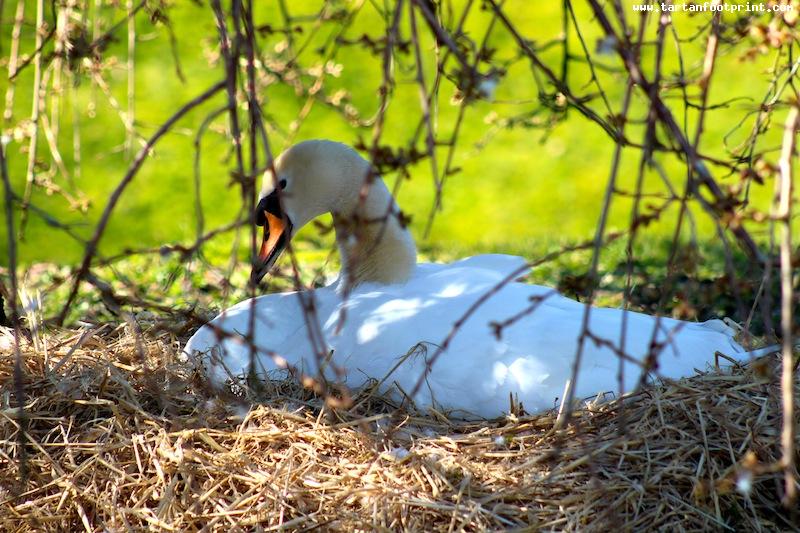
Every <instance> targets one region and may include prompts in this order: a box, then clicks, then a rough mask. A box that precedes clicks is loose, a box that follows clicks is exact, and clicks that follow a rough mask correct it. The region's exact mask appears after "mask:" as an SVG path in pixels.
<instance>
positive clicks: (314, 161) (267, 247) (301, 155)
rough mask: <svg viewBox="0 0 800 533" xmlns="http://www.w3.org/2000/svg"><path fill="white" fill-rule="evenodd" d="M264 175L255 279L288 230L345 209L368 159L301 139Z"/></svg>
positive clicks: (268, 265)
mask: <svg viewBox="0 0 800 533" xmlns="http://www.w3.org/2000/svg"><path fill="white" fill-rule="evenodd" d="M274 166H275V173H274V174H273V173H272V171H271V170H270V171H267V172H266V173H265V174H264V184H263V187H262V189H261V194H260V200H259V202H258V205H257V206H256V212H255V222H256V224H257V225H259V226H263V227H264V239H263V242H262V244H261V249H260V251H259V253H258V258H257V259H256V261H255V263H254V265H253V271H252V275H251V279H250V281H251V283H253V284H256V283H258V282H259V281H260V280H261V278H263V277H264V275H266V273H267V272H268V271H269V270H270V268H272V265H273V264H275V261H276V260H277V259H278V257H279V256H280V254H281V252H283V250H284V249H285V248H286V245H287V244H288V242H289V240H290V239H291V238H292V237H293V236H294V232H296V231H297V230H299V229H300V228H302V227H303V226H304V225H306V224H307V223H308V222H310V221H311V220H313V219H315V218H316V217H318V216H319V215H322V214H324V213H329V212H332V213H350V212H352V210H353V209H355V206H356V205H357V203H358V194H359V190H360V188H361V186H362V185H363V184H364V181H365V179H366V178H367V173H368V172H369V163H367V161H365V160H364V159H363V158H362V157H361V156H360V155H358V153H357V152H356V151H355V150H353V149H352V148H350V147H349V146H347V145H344V144H341V143H337V142H332V141H305V142H302V143H299V144H296V145H294V146H292V147H291V148H289V149H288V150H286V151H285V152H283V153H282V154H281V155H280V156H279V157H278V158H277V159H276V160H275V165H274Z"/></svg>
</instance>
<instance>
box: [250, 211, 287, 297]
mask: <svg viewBox="0 0 800 533" xmlns="http://www.w3.org/2000/svg"><path fill="white" fill-rule="evenodd" d="M262 214H263V217H264V219H263V220H264V237H263V239H262V241H261V249H260V250H259V251H258V257H257V258H256V259H255V260H254V261H253V270H252V271H251V273H250V284H251V285H253V286H255V285H257V284H258V282H259V281H261V279H262V278H263V277H264V276H265V275H266V274H267V272H269V270H270V269H271V268H272V265H274V264H275V261H276V260H277V259H278V257H280V255H281V252H283V250H284V249H285V248H286V243H287V241H288V239H289V237H290V235H291V231H292V223H291V222H290V221H289V219H288V218H286V217H285V216H278V215H275V214H273V213H270V212H269V211H268V210H266V209H265V210H264V211H263V212H262ZM258 220H259V221H260V220H261V217H258ZM259 225H260V224H259Z"/></svg>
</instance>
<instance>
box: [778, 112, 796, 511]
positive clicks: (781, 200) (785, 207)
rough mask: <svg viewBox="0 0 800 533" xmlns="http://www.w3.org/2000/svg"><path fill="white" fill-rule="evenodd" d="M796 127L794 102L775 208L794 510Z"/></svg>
mask: <svg viewBox="0 0 800 533" xmlns="http://www.w3.org/2000/svg"><path fill="white" fill-rule="evenodd" d="M799 127H800V104H798V103H797V102H795V103H794V104H793V105H792V107H791V108H790V109H789V115H788V116H787V117H786V127H785V130H784V135H783V149H782V151H781V159H780V169H781V172H780V180H778V181H777V183H776V188H778V208H777V210H776V212H775V218H776V220H778V221H779V224H780V226H781V240H780V249H781V334H782V337H783V339H782V342H781V357H782V358H783V368H782V374H781V393H782V404H783V429H782V431H781V446H782V448H783V458H782V462H783V475H784V490H785V495H784V499H783V504H784V505H785V506H786V508H787V509H794V504H795V501H796V500H797V470H796V468H795V445H796V444H795V433H796V421H795V419H794V408H795V398H794V357H793V353H792V351H793V344H792V327H793V325H794V319H793V316H792V314H793V303H794V296H793V290H794V289H793V282H792V277H793V269H792V189H793V187H792V181H793V177H792V166H793V165H792V162H793V159H794V156H795V148H796V143H797V137H796V136H797V130H798V128H799Z"/></svg>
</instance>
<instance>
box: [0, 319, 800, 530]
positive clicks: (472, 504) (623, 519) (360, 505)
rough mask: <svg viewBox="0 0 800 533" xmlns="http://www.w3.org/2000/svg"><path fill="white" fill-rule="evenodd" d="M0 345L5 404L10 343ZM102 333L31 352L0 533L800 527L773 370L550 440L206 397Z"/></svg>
mask: <svg viewBox="0 0 800 533" xmlns="http://www.w3.org/2000/svg"><path fill="white" fill-rule="evenodd" d="M1 331H2V336H0V387H2V389H0V390H3V391H9V390H11V387H12V381H13V380H12V374H13V365H14V358H13V355H12V354H13V350H11V348H12V345H13V337H12V336H11V334H10V333H8V331H7V330H1ZM87 331H88V330H87ZM87 331H79V330H63V331H59V332H56V333H50V334H47V335H44V338H43V344H44V346H45V349H46V351H47V353H48V355H49V361H46V359H45V357H44V350H43V351H36V350H35V349H34V347H33V344H32V343H26V342H25V341H23V346H22V347H21V348H22V352H23V355H24V361H25V372H26V376H27V383H26V390H27V393H28V395H27V398H28V404H27V405H26V411H27V413H28V442H29V444H28V456H29V461H28V463H29V465H28V466H29V472H30V474H29V478H28V479H27V480H26V482H25V492H24V493H22V494H15V490H16V488H17V487H18V486H19V484H18V483H19V463H18V461H17V459H18V457H19V453H20V449H19V445H18V440H17V428H18V425H17V422H16V416H15V412H16V410H15V409H13V405H14V404H13V403H11V402H10V400H9V395H8V393H4V395H3V398H2V401H3V405H2V406H0V439H2V443H3V444H2V446H0V529H2V530H4V531H32V530H37V531H38V530H72V531H80V530H86V531H102V530H110V531H118V530H131V529H149V530H161V531H194V530H199V529H201V528H208V529H210V530H225V531H228V530H250V529H254V528H262V529H261V530H277V529H281V528H284V529H292V530H302V529H305V528H310V527H313V526H322V527H325V528H326V529H334V530H348V531H350V530H354V529H361V530H386V529H391V530H415V531H452V530H461V529H466V530H482V529H516V528H531V529H545V530H552V529H558V530H582V531H583V530H602V529H608V528H614V529H615V530H616V529H618V528H619V527H620V526H624V527H625V528H626V529H634V530H641V529H648V530H650V529H655V528H659V529H668V530H709V529H713V530H730V529H736V530H753V531H762V530H778V529H781V530H787V529H793V528H794V529H797V527H798V526H797V524H794V525H793V524H792V523H791V522H789V520H790V517H789V516H788V515H787V514H786V511H785V510H784V509H783V508H782V506H781V502H780V499H781V492H782V491H781V480H782V475H781V471H780V468H779V467H778V468H775V467H772V466H770V465H779V464H780V457H781V447H780V418H781V410H780V405H781V390H780V383H779V377H778V376H779V375H780V372H779V367H780V363H779V362H778V361H777V360H775V359H772V358H768V359H763V360H759V361H756V362H754V363H752V364H750V365H748V366H745V367H737V368H734V369H733V370H732V371H730V372H717V373H708V374H705V375H703V376H698V377H695V378H692V379H689V380H684V381H681V382H678V383H671V384H666V385H664V386H662V387H659V388H652V389H648V390H646V391H644V392H642V393H640V394H637V395H634V396H630V397H626V398H623V399H620V400H617V401H614V402H611V403H609V404H603V405H590V406H589V407H587V408H585V409H581V410H579V411H576V413H575V414H574V417H573V424H572V425H571V426H569V427H568V428H567V429H566V430H564V431H562V432H554V431H553V430H552V427H553V423H554V421H555V416H556V415H555V413H553V412H551V413H545V414H541V415H538V416H533V417H521V418H516V417H513V416H511V417H509V418H507V419H503V420H497V421H491V422H485V423H466V422H453V421H448V420H447V419H446V418H444V417H443V416H441V415H440V414H436V413H432V414H431V415H428V416H425V415H421V414H419V413H413V412H407V411H396V410H395V409H394V406H392V405H391V404H390V402H389V401H388V400H387V399H385V398H382V397H380V396H375V395H372V396H371V397H369V398H367V399H366V401H359V398H358V397H356V401H355V405H357V407H356V408H355V409H354V410H353V411H350V412H334V411H330V410H328V409H327V408H324V407H322V406H323V402H322V401H321V400H319V399H317V398H315V397H313V396H312V395H310V394H309V393H308V392H307V391H304V390H303V389H301V388H299V387H297V386H296V385H294V384H292V383H288V382H283V383H276V384H275V387H272V388H271V391H270V394H271V397H270V398H268V399H265V400H263V401H262V402H260V403H258V404H257V405H255V406H253V407H250V406H249V405H245V404H243V403H242V402H241V400H237V399H234V398H227V399H226V398H221V397H217V396H214V395H212V394H210V393H209V392H208V391H207V390H206V389H205V388H204V387H203V385H202V381H201V380H199V379H197V376H196V375H193V373H192V370H191V368H189V367H187V366H186V365H185V364H182V363H180V362H179V361H178V357H177V354H178V348H179V346H180V342H179V341H178V340H177V339H176V338H175V337H174V336H173V335H172V334H168V333H163V332H162V333H157V332H156V329H155V328H151V330H150V332H149V333H147V332H146V333H145V335H144V337H143V338H142V339H140V342H139V344H140V347H141V348H142V349H143V350H144V351H145V353H146V357H147V360H146V361H145V362H144V363H145V364H144V365H143V361H142V360H141V356H140V354H139V351H138V350H139V349H140V348H137V340H136V339H135V337H134V335H133V334H132V333H131V330H130V326H128V325H125V324H123V325H120V326H114V325H105V326H101V327H99V328H95V329H94V330H91V331H89V332H88V333H87ZM144 368H147V369H151V370H149V371H145V370H143V369H144ZM152 369H155V370H152ZM795 388H796V389H797V384H795ZM623 410H624V424H621V423H620V421H621V414H620V413H621V412H622V411H623ZM623 427H624V428H626V433H625V434H621V428H623ZM795 449H797V448H795Z"/></svg>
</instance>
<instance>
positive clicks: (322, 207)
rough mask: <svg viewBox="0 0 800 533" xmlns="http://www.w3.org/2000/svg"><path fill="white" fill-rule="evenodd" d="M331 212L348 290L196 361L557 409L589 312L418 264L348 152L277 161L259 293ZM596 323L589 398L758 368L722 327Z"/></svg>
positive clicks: (263, 373) (501, 268) (252, 319)
mask: <svg viewBox="0 0 800 533" xmlns="http://www.w3.org/2000/svg"><path fill="white" fill-rule="evenodd" d="M324 213H332V215H333V220H334V227H335V229H336V239H337V245H338V247H339V251H340V255H341V262H342V270H341V273H340V275H339V278H338V279H337V280H336V281H335V282H333V283H332V284H330V285H328V286H326V287H323V288H320V289H316V290H307V291H299V292H286V293H281V294H269V295H265V296H260V297H258V298H254V299H252V300H246V301H244V302H241V303H239V304H237V305H234V306H233V307H231V308H229V309H227V310H225V311H224V312H223V313H221V314H220V315H219V316H217V317H216V318H214V319H213V320H212V321H211V322H209V323H208V324H206V325H204V326H203V327H201V328H200V329H199V330H198V331H197V332H196V333H195V334H194V336H192V338H191V339H190V340H189V342H188V343H187V344H186V346H185V349H184V352H185V354H186V356H188V357H191V358H193V360H195V361H197V362H199V363H200V365H202V369H203V371H204V372H205V373H206V375H207V377H208V379H209V380H210V382H211V383H212V384H213V385H215V386H218V387H223V386H225V384H226V383H230V380H232V379H238V378H243V377H247V376H253V375H255V376H256V377H257V378H258V379H262V380H265V379H271V378H276V379H279V378H283V377H286V376H287V375H289V374H291V375H294V376H296V377H298V378H299V377H303V376H305V377H308V376H324V377H325V379H326V380H333V381H335V382H338V383H342V384H344V385H345V386H347V387H350V388H356V387H359V386H362V385H365V384H366V383H373V384H374V383H376V381H374V380H377V383H379V388H380V389H381V391H382V392H384V393H389V394H396V395H397V396H398V397H399V398H401V399H402V398H404V399H406V400H409V399H410V400H411V401H413V403H414V405H415V406H416V407H417V408H418V409H422V410H425V409H427V408H435V409H438V410H440V411H445V412H448V413H450V414H451V415H452V416H461V417H464V418H470V417H482V418H493V417H497V416H500V415H501V414H502V413H504V412H506V411H508V409H509V398H510V396H513V397H515V398H517V401H518V402H519V404H521V405H522V406H524V409H525V410H526V411H527V412H529V413H535V412H540V411H544V410H548V409H552V408H554V407H557V406H558V401H559V398H561V397H562V396H563V395H564V391H565V385H566V383H567V382H568V381H569V380H570V379H571V377H572V373H573V362H574V361H575V358H576V354H577V353H578V346H579V344H580V343H581V331H582V330H583V328H582V324H583V319H584V313H585V312H586V305H585V304H582V303H580V302H577V301H574V300H572V299H569V298H566V297H564V296H562V295H561V294H559V293H558V292H557V291H556V290H554V289H552V288H548V287H543V286H537V285H529V284H524V283H520V282H517V281H515V280H516V278H518V277H520V276H521V275H523V274H525V273H526V272H525V269H526V262H525V260H524V259H522V258H519V257H514V256H509V255H500V254H492V255H480V256H476V257H470V258H467V259H462V260H460V261H455V262H453V263H450V264H417V259H416V247H415V244H414V240H413V239H412V237H411V234H410V232H409V231H408V228H406V227H405V224H404V219H403V216H402V214H401V212H400V210H399V208H398V206H397V204H396V203H395V200H394V199H393V197H392V195H391V193H390V192H389V190H388V189H387V187H386V185H385V184H384V182H383V181H382V180H381V178H380V177H379V176H377V175H376V174H375V173H374V172H373V171H372V169H371V166H370V164H369V163H368V162H367V161H366V160H364V159H363V158H362V157H361V156H360V155H359V154H358V153H357V152H356V151H355V150H353V149H352V148H350V147H348V146H346V145H344V144H340V143H336V142H332V141H322V140H317V141H305V142H302V143H299V144H296V145H294V146H292V147H291V148H289V149H288V150H286V151H285V152H284V153H283V154H281V155H280V156H279V157H278V158H277V159H276V160H275V164H274V174H273V173H272V172H267V173H266V174H265V177H264V184H263V189H262V191H261V196H260V201H259V202H258V205H257V208H256V213H255V219H256V220H255V221H256V223H257V224H258V225H262V226H264V239H263V243H262V246H261V249H260V252H259V257H258V259H257V261H256V263H255V265H254V268H253V273H252V281H253V282H257V281H258V280H260V279H261V278H262V277H263V276H264V275H265V274H266V273H267V272H268V271H269V269H270V268H271V267H272V265H273V264H274V262H275V260H276V259H277V257H278V256H279V255H280V254H281V252H282V251H283V250H284V249H285V248H286V246H287V244H288V243H289V241H290V240H291V238H292V236H293V235H294V234H295V233H296V231H297V230H299V228H301V227H303V226H304V225H305V224H307V223H308V222H310V221H311V220H313V219H314V218H316V217H317V216H319V215H322V214H324ZM590 311H591V312H590V314H589V319H588V320H589V321H588V325H589V331H590V332H591V336H590V337H587V338H584V339H583V343H582V344H583V347H582V350H581V363H580V365H579V372H578V374H577V379H576V381H575V383H573V385H572V386H573V387H574V391H575V393H574V395H575V397H577V398H594V397H596V396H597V395H598V394H602V393H605V392H613V393H625V392H629V391H632V390H635V389H636V388H637V387H639V386H641V385H642V383H644V382H645V381H646V380H647V379H648V378H649V377H653V376H658V377H665V378H672V379H677V378H681V377H685V376H689V375H692V374H694V373H695V372H696V369H704V368H706V367H707V366H708V365H709V364H711V363H712V362H713V361H714V359H715V354H716V353H717V352H722V353H723V354H725V355H727V356H729V357H733V358H736V359H742V358H744V357H748V356H755V355H758V354H757V353H756V352H746V351H745V350H744V348H743V347H742V346H740V345H739V344H738V343H737V342H736V341H735V340H734V338H733V336H734V331H733V330H732V329H731V328H730V327H728V326H727V325H726V324H725V323H723V322H722V321H720V320H710V321H707V322H703V323H692V322H684V321H679V320H673V319H671V318H664V317H661V318H656V317H653V316H649V315H645V314H641V313H636V312H630V311H623V310H621V309H611V308H599V307H592V308H591V309H590ZM623 322H625V327H624V328H623ZM250 331H252V333H253V334H252V335H248V334H247V333H248V332H250ZM622 331H624V332H625V335H624V338H622V334H621V332H622ZM623 341H624V342H623ZM654 355H657V356H658V357H657V358H655V357H653V356H654ZM643 376H644V377H643Z"/></svg>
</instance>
